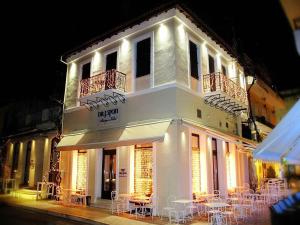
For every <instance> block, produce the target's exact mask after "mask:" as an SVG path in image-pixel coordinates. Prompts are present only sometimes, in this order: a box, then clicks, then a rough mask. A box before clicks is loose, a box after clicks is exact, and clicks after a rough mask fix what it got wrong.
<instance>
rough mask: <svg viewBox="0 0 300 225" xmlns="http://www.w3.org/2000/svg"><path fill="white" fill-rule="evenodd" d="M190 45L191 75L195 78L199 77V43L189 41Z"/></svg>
mask: <svg viewBox="0 0 300 225" xmlns="http://www.w3.org/2000/svg"><path fill="white" fill-rule="evenodd" d="M189 47H190V75H191V76H192V77H193V78H195V79H199V72H198V55H197V52H198V48H197V45H196V44H195V43H194V42H192V41H189Z"/></svg>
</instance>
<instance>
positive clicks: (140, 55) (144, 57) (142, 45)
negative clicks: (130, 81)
mask: <svg viewBox="0 0 300 225" xmlns="http://www.w3.org/2000/svg"><path fill="white" fill-rule="evenodd" d="M150 40H151V39H150V38H147V39H145V40H142V41H139V42H138V43H137V44H136V77H142V76H145V75H148V74H150V58H151V57H150V56H151V54H150V50H151V41H150Z"/></svg>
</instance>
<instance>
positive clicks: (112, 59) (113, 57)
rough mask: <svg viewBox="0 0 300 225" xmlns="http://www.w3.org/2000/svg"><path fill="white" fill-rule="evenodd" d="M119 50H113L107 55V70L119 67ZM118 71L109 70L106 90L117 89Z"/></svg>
mask: <svg viewBox="0 0 300 225" xmlns="http://www.w3.org/2000/svg"><path fill="white" fill-rule="evenodd" d="M117 56H118V54H117V52H112V53H110V54H107V55H106V66H105V71H110V70H115V69H117ZM115 79H116V73H113V72H107V73H106V79H105V90H108V89H115V88H116V87H115V86H116V82H115Z"/></svg>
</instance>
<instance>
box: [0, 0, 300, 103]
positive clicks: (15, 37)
mask: <svg viewBox="0 0 300 225" xmlns="http://www.w3.org/2000/svg"><path fill="white" fill-rule="evenodd" d="M28 2H29V1H26V3H21V4H20V3H11V4H12V5H10V6H7V8H6V9H5V7H3V10H6V12H8V15H5V16H4V15H3V14H2V16H1V17H3V18H1V21H2V32H1V33H2V39H4V40H3V42H2V43H3V49H4V51H2V52H4V54H5V60H4V62H5V63H4V64H2V65H3V68H5V69H4V70H2V74H1V78H2V81H1V84H2V88H1V89H0V103H2V104H3V103H5V102H9V101H12V100H15V99H24V98H26V97H27V98H28V97H29V98H33V97H41V98H44V99H47V98H48V96H49V95H58V93H62V91H61V90H63V89H62V88H59V86H61V87H62V86H63V85H64V81H65V65H64V64H62V63H60V62H59V59H60V55H62V54H63V53H64V52H66V51H68V50H70V49H72V48H74V47H76V46H78V45H80V44H82V43H83V42H85V41H88V40H89V39H91V38H93V37H95V36H97V35H101V34H102V33H103V32H105V31H107V30H108V29H110V28H113V27H114V26H116V25H119V24H122V22H123V21H126V20H128V19H132V18H134V17H136V16H138V15H140V14H142V13H143V12H146V11H148V10H150V9H152V8H153V7H155V6H158V5H159V4H160V3H161V2H167V1H157V0H155V1H154V0H152V1H147V2H146V1H137V0H127V1H125V0H123V1H113V0H111V1H107V2H106V3H105V5H103V2H104V1H91V2H89V1H84V2H82V1H81V2H78V3H77V2H75V1H71V2H70V3H69V4H61V3H60V4H58V3H57V4H55V3H53V2H52V1H49V3H45V1H41V3H39V4H37V3H28ZM183 2H184V3H185V4H186V5H187V6H188V7H189V8H190V9H192V10H193V11H194V12H195V13H196V14H197V15H198V16H199V17H200V18H201V19H202V20H203V21H204V22H205V23H206V24H207V25H209V26H210V27H211V28H212V29H213V30H214V31H215V32H216V33H217V34H219V36H221V37H222V38H223V39H224V40H225V41H227V42H228V43H229V44H230V45H232V40H233V32H232V27H234V30H235V33H236V39H237V40H238V42H239V46H240V49H241V50H243V51H244V52H246V53H247V54H248V55H249V56H250V57H251V58H252V59H254V60H255V61H256V62H258V63H260V64H264V65H265V66H266V68H267V69H268V70H269V72H270V75H271V77H272V79H273V81H274V83H275V85H276V87H277V88H278V89H286V88H294V87H300V78H299V76H300V57H299V56H298V55H297V53H296V47H295V44H294V40H293V36H292V31H291V28H290V27H289V24H288V21H287V18H286V17H285V15H284V13H283V10H282V8H281V6H280V4H279V3H278V2H277V1H274V0H264V1H261V0H244V1H211V0H209V1H208V0H207V1H197V0H194V1H188V0H185V1H183ZM207 2H208V3H207ZM58 83H61V84H62V85H58ZM8 88H9V89H8ZM7 89H8V90H7Z"/></svg>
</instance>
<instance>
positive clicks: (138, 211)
mask: <svg viewBox="0 0 300 225" xmlns="http://www.w3.org/2000/svg"><path fill="white" fill-rule="evenodd" d="M129 203H134V204H135V205H137V206H138V205H139V206H140V207H137V209H136V214H140V215H143V216H144V215H146V213H145V205H147V204H150V201H149V199H129Z"/></svg>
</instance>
